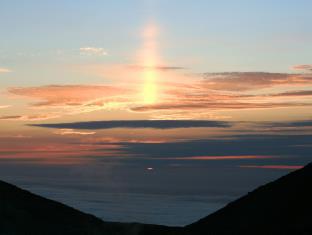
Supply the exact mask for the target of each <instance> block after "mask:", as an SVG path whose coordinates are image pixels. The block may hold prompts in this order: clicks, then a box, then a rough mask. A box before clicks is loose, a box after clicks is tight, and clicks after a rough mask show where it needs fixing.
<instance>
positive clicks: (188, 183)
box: [0, 163, 287, 225]
mask: <svg viewBox="0 0 312 235" xmlns="http://www.w3.org/2000/svg"><path fill="white" fill-rule="evenodd" d="M153 167H154V168H153V170H148V169H147V168H148V167H147V166H146V165H144V164H143V165H142V164H135V165H129V164H117V165H116V164H113V165H112V164H108V163H107V164H92V165H79V166H57V165H38V164H30V163H29V164H17V163H14V164H13V163H1V164H0V179H2V180H5V181H8V182H10V183H13V184H16V185H17V186H20V187H22V188H24V189H27V190H30V191H31V192H33V193H36V194H39V195H41V196H44V197H47V198H50V199H54V200H57V201H59V202H62V203H65V204H67V205H69V206H72V207H74V208H76V209H79V210H82V211H84V212H87V213H91V214H93V215H95V216H97V217H99V218H101V219H103V220H105V221H119V222H141V223H153V224H163V225H186V224H189V223H192V222H195V221H197V220H198V219H200V218H202V217H204V216H207V215H208V214H210V213H212V212H214V211H216V210H217V209H219V208H221V207H223V206H225V205H226V204H227V203H228V202H230V201H232V200H234V199H236V198H238V197H239V196H241V195H243V194H245V193H247V192H248V191H250V190H252V189H254V188H255V187H257V186H259V185H261V184H264V183H266V182H268V181H270V180H273V179H275V178H277V177H279V176H281V175H283V174H286V173H287V171H275V170H265V171H263V170H259V169H241V168H238V167H229V166H228V165H226V164H225V165H218V166H217V165H211V164H203V163H201V164H200V165H198V164H194V165H189V164H188V165H184V166H180V165H179V166H178V167H177V166H176V165H175V166H174V167H172V166H171V165H158V166H156V167H155V166H153Z"/></svg>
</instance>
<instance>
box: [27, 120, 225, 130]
mask: <svg viewBox="0 0 312 235" xmlns="http://www.w3.org/2000/svg"><path fill="white" fill-rule="evenodd" d="M30 126H37V127H47V128H68V129H89V130H97V129H112V128H153V129H174V128H195V127H219V128H222V127H223V128H226V127H231V123H229V122H224V121H208V120H125V121H122V120H117V121H90V122H72V123H50V124H32V125H30Z"/></svg>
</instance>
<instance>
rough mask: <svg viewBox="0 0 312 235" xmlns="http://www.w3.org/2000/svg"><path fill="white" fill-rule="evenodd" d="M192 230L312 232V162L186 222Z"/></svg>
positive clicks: (246, 232) (241, 232)
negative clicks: (208, 213)
mask: <svg viewBox="0 0 312 235" xmlns="http://www.w3.org/2000/svg"><path fill="white" fill-rule="evenodd" d="M186 229H187V230H188V231H190V232H192V234H262V235H263V234H283V235H286V234H296V235H297V234H298V235H299V234H312V164H311V163H310V164H308V165H307V166H306V167H304V168H302V169H300V170H297V171H294V172H292V173H290V174H288V175H286V176H283V177H281V178H280V179H278V180H276V181H274V182H272V183H269V184H267V185H264V186H261V187H259V188H258V189H256V190H254V191H253V192H251V193H249V194H247V195H246V196H244V197H242V198H240V199H238V200H236V201H234V202H231V203H229V204H228V205H227V206H226V207H224V208H223V209H221V210H218V211H217V212H215V213H213V214H211V215H209V216H207V217H205V218H203V219H201V220H199V221H198V222H196V223H193V224H191V225H188V226H186Z"/></svg>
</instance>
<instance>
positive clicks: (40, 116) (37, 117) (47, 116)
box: [0, 114, 59, 121]
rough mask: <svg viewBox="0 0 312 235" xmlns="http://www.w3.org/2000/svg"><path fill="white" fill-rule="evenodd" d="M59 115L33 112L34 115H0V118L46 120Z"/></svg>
mask: <svg viewBox="0 0 312 235" xmlns="http://www.w3.org/2000/svg"><path fill="white" fill-rule="evenodd" d="M57 117H59V115H56V114H35V115H8V116H0V120H7V121H16V120H18V121H40V120H47V119H52V118H57Z"/></svg>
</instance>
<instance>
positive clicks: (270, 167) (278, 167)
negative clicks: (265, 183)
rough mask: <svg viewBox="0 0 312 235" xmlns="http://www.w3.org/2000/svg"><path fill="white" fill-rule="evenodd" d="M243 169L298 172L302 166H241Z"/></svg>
mask: <svg viewBox="0 0 312 235" xmlns="http://www.w3.org/2000/svg"><path fill="white" fill-rule="evenodd" d="M239 167H241V168H259V169H275V170H297V169H300V168H302V167H304V166H302V165H241V166H239Z"/></svg>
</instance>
